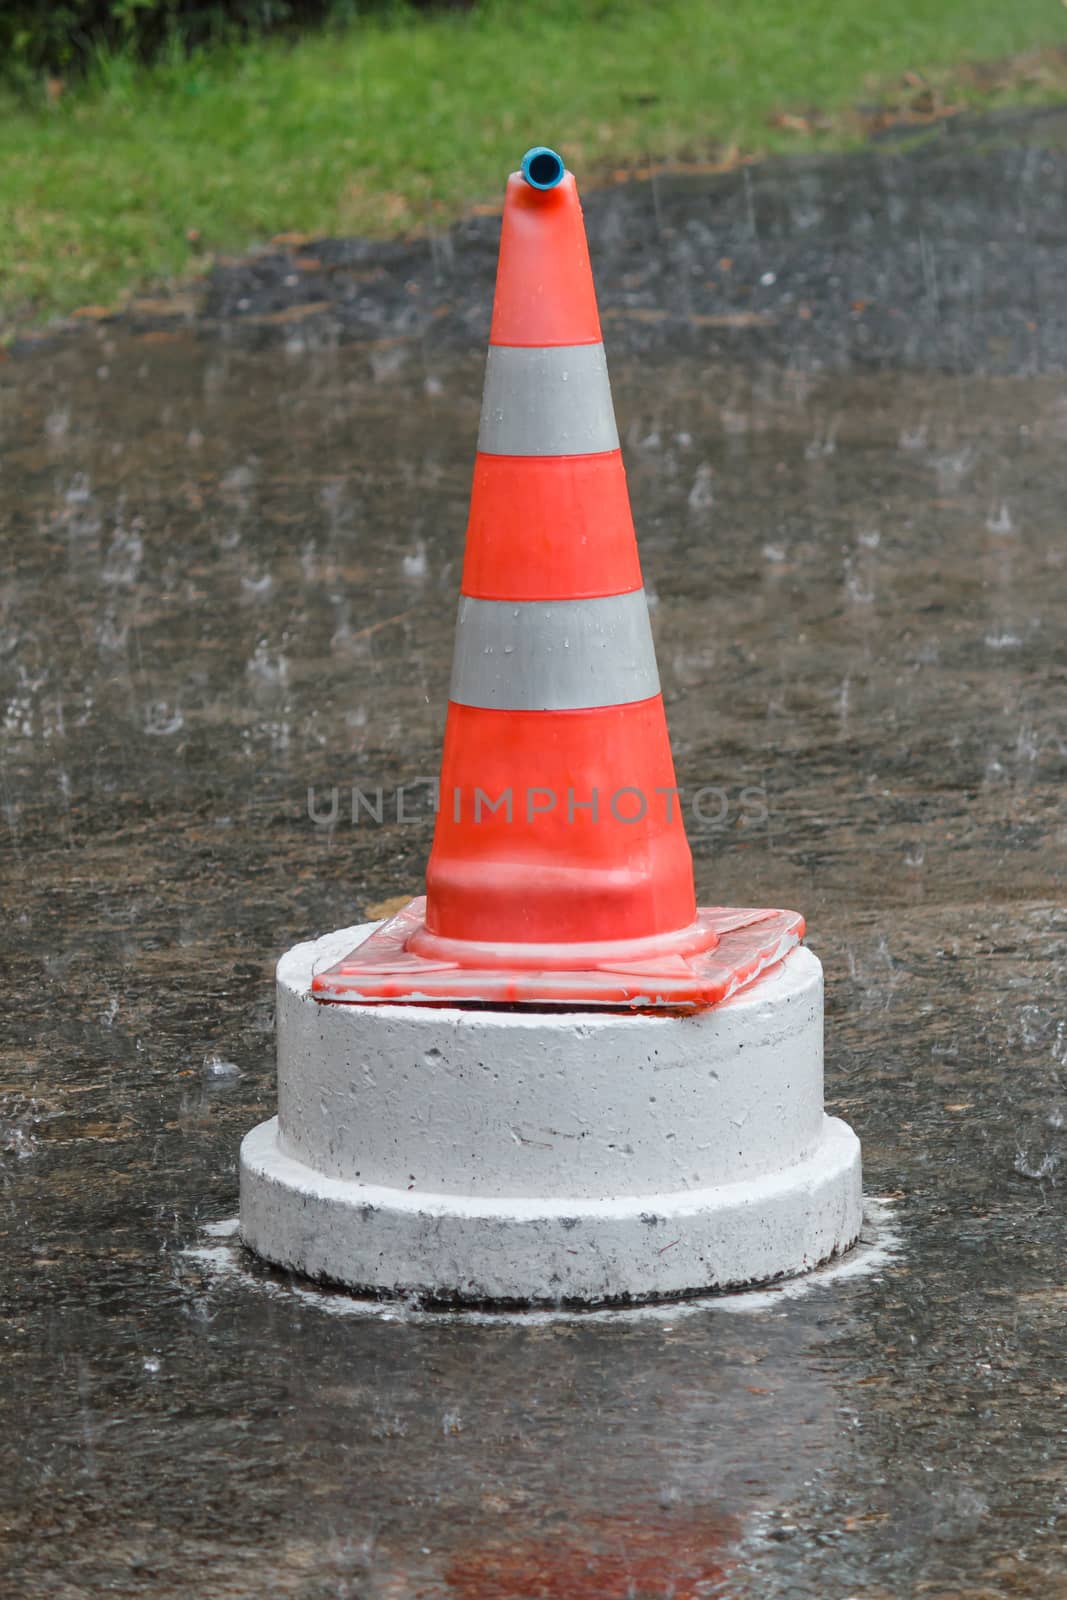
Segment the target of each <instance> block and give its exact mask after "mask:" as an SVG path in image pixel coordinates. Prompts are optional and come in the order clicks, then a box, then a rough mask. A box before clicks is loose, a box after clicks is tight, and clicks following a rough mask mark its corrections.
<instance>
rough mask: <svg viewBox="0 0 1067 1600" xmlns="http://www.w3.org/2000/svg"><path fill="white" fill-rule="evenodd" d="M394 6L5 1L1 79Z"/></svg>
mask: <svg viewBox="0 0 1067 1600" xmlns="http://www.w3.org/2000/svg"><path fill="white" fill-rule="evenodd" d="M472 3H473V0H410V9H414V10H465V9H469V7H470V5H471V4H472ZM395 9H397V7H396V4H395V0H59V3H58V4H53V3H52V0H7V3H6V4H0V74H3V75H4V77H5V78H6V79H7V81H8V82H9V83H14V84H22V85H23V86H26V85H28V84H32V83H33V82H34V81H35V80H36V79H38V78H39V77H40V75H41V74H49V75H53V76H56V75H64V74H73V75H77V74H79V73H84V72H85V71H86V69H87V68H88V67H89V66H90V65H91V63H92V62H93V60H94V59H95V58H96V57H97V56H98V55H100V54H101V53H102V52H111V51H128V52H130V53H131V54H133V55H134V56H135V57H136V58H137V59H138V60H140V61H142V62H148V61H151V60H152V59H153V58H155V57H158V56H159V55H160V54H161V53H163V52H164V51H168V50H173V48H174V47H175V46H177V47H178V48H180V49H186V50H195V49H197V48H199V47H201V46H204V45H220V44H231V43H234V42H236V41H240V40H242V39H247V38H249V37H250V36H251V35H252V34H257V33H264V34H270V33H284V32H287V31H288V32H296V31H297V30H298V29H299V28H301V27H306V26H309V25H310V26H313V25H315V24H320V23H323V22H326V21H331V22H335V23H339V24H346V23H351V22H355V21H357V20H358V19H359V17H360V16H365V15H369V14H370V13H372V12H376V13H378V14H379V15H380V14H382V13H383V12H388V11H390V10H395Z"/></svg>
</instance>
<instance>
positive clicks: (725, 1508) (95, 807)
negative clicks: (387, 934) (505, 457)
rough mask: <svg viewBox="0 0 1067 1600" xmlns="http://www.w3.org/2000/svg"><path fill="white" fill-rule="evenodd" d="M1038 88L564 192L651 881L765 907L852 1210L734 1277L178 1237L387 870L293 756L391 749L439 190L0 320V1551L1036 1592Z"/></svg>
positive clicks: (456, 320) (433, 449)
mask: <svg viewBox="0 0 1067 1600" xmlns="http://www.w3.org/2000/svg"><path fill="white" fill-rule="evenodd" d="M1065 138H1067V114H1064V113H1060V114H1056V115H1044V116H1041V117H1034V118H1029V119H1025V118H1013V119H1006V120H1005V121H1003V122H1002V123H999V124H986V125H976V126H972V127H971V128H970V129H968V128H966V127H958V128H951V129H949V130H948V131H946V132H944V133H943V134H939V135H935V137H934V138H933V139H932V140H931V141H930V142H928V143H927V144H925V145H924V146H922V147H921V148H919V149H910V148H903V147H901V146H898V145H895V144H883V145H880V146H878V147H875V148H873V149H872V150H870V151H868V152H864V153H862V154H860V155H856V156H849V157H847V158H835V159H828V160H825V161H813V162H810V163H803V164H799V165H796V166H788V165H776V166H767V167H762V168H753V169H747V170H745V171H742V172H741V173H734V174H727V175H718V176H717V175H687V176H682V177H679V178H668V177H660V178H657V179H656V180H654V181H653V182H646V183H635V184H631V185H626V186H620V187H618V188H615V189H612V190H608V191H605V192H603V193H600V194H595V195H591V196H589V197H588V198H587V213H588V216H589V221H590V235H591V244H592V250H593V256H594V266H595V268H596V271H597V275H598V283H599V287H600V292H601V299H602V306H603V309H604V313H605V319H604V320H605V334H606V338H607V341H608V353H609V360H610V361H611V366H612V372H613V378H614V384H615V396H616V405H617V410H618V412H619V419H620V428H621V432H622V436H623V444H624V451H625V454H626V458H627V465H628V470H629V474H630V482H631V491H632V495H633V500H634V509H635V514H636V519H637V525H638V530H639V535H640V539H641V549H642V558H643V562H644V569H645V576H646V581H647V584H648V588H649V591H650V593H651V594H652V595H653V596H654V598H655V604H654V610H653V624H654V628H655V633H656V641H657V649H658V652H659V659H660V668H661V674H662V677H663V681H664V687H665V692H666V697H667V708H668V716H669V720H670V725H671V731H672V736H673V740H674V748H675V757H676V764H677V767H678V773H679V782H680V783H681V785H682V787H683V789H684V790H685V791H686V792H687V793H689V794H691V793H692V792H693V791H695V790H696V789H698V788H700V787H705V786H715V787H718V788H719V789H721V790H722V792H723V795H724V797H725V805H724V807H722V806H717V807H716V808H715V809H716V811H720V810H721V812H722V820H721V822H720V823H718V824H715V823H714V821H713V822H712V823H710V824H707V823H705V824H699V825H694V826H693V827H692V828H691V840H692V844H693V848H694V855H695V859H696V871H697V886H698V891H699V898H700V899H701V901H702V902H704V903H708V902H711V903H714V902H716V901H719V902H726V903H729V902H731V901H733V902H737V903H750V904H752V903H755V904H768V905H771V904H786V905H795V906H797V907H798V908H799V909H801V910H803V911H804V912H805V913H806V915H807V917H808V922H809V940H810V943H811V944H812V946H813V948H814V949H815V950H816V952H817V953H818V954H819V955H820V956H821V957H822V959H823V961H824V963H825V966H826V973H827V982H828V1015H827V1075H828V1093H829V1109H830V1110H832V1111H834V1112H836V1113H838V1114H840V1115H843V1116H845V1117H847V1118H848V1120H849V1121H851V1122H852V1123H853V1125H854V1126H855V1127H856V1129H857V1131H858V1132H859V1133H860V1135H861V1137H862V1139H863V1144H864V1157H865V1172H866V1184H867V1188H868V1191H869V1192H870V1193H871V1194H872V1195H876V1196H883V1197H886V1206H885V1209H886V1211H887V1213H888V1215H889V1216H890V1217H891V1218H892V1226H893V1228H894V1230H895V1231H896V1233H897V1235H898V1236H899V1241H900V1247H899V1253H898V1254H897V1255H896V1256H895V1257H894V1258H893V1259H892V1260H890V1261H889V1262H887V1263H885V1264H883V1265H882V1266H881V1267H879V1268H877V1270H875V1271H873V1272H868V1273H867V1274H866V1275H860V1276H856V1277H853V1278H850V1279H846V1280H843V1281H841V1282H838V1283H836V1284H834V1285H832V1286H829V1285H828V1286H824V1287H820V1288H817V1289H815V1290H814V1291H813V1292H811V1293H810V1294H808V1295H806V1296H803V1297H800V1298H795V1299H793V1298H789V1297H786V1296H779V1297H777V1298H776V1297H774V1296H772V1297H771V1298H770V1300H769V1301H767V1300H762V1301H759V1302H756V1304H755V1306H754V1308H753V1309H751V1310H747V1311H741V1312H733V1313H727V1312H726V1311H723V1310H716V1309H707V1310H697V1311H689V1312H687V1313H685V1314H683V1313H682V1312H678V1314H677V1315H667V1316H659V1317H654V1316H650V1317H636V1316H626V1317H622V1318H614V1319H611V1318H608V1319H603V1318H601V1319H597V1318H581V1317H577V1318H571V1319H561V1320H558V1321H551V1320H549V1321H545V1320H540V1321H527V1322H523V1321H522V1320H519V1321H515V1322H512V1323H505V1322H492V1321H489V1322H482V1323H479V1322H477V1321H470V1320H466V1321H464V1320H457V1319H450V1318H447V1317H437V1318H434V1317H424V1316H420V1315H419V1313H418V1310H417V1308H415V1307H405V1306H400V1307H395V1308H393V1309H392V1311H391V1312H390V1315H389V1316H388V1317H387V1318H383V1317H381V1316H370V1315H366V1316H364V1315H342V1314H340V1311H342V1310H344V1309H346V1307H344V1306H342V1307H340V1310H339V1307H338V1303H337V1301H336V1300H333V1301H325V1302H324V1301H322V1300H321V1299H315V1298H307V1297H301V1296H300V1295H299V1294H298V1293H297V1291H296V1289H295V1287H293V1286H291V1285H289V1284H287V1283H286V1282H285V1281H284V1280H281V1279H277V1278H272V1277H271V1276H270V1275H268V1274H265V1273H263V1272H258V1271H256V1270H255V1269H254V1268H251V1267H249V1268H242V1270H241V1271H234V1270H230V1271H226V1272H220V1271H219V1270H217V1268H218V1264H219V1261H220V1260H221V1259H222V1256H220V1255H216V1256H211V1255H208V1256H205V1255H203V1254H201V1255H197V1254H195V1253H193V1254H191V1253H190V1250H193V1251H195V1250H197V1249H198V1248H201V1247H204V1246H207V1248H208V1249H209V1250H210V1249H217V1248H221V1247H219V1241H218V1240H215V1241H214V1243H213V1242H212V1241H211V1240H206V1239H205V1237H204V1233H203V1229H204V1227H205V1225H207V1224H209V1223H213V1222H218V1221H219V1220H222V1219H226V1218H229V1217H232V1216H233V1214H234V1212H235V1210H236V1194H237V1169H236V1155H237V1146H238V1143H239V1140H240V1137H241V1135H242V1134H243V1133H244V1131H246V1129H247V1128H248V1127H250V1126H251V1125H252V1124H253V1123H255V1122H257V1121H259V1120H261V1119H262V1118H263V1117H264V1116H266V1115H268V1114H270V1112H271V1111H272V1110H273V1103H274V1082H273V1060H272V1045H271V1028H272V994H271V982H270V979H271V970H272V966H273V962H274V960H275V958H276V956H277V954H278V953H279V952H280V951H281V950H282V949H284V948H285V947H286V946H287V945H289V944H291V943H293V942H294V941H295V940H297V939H299V938H303V937H307V936H309V935H311V934H313V933H316V932H320V931H323V930H325V929H327V928H330V927H334V926H338V925H341V924H342V923H345V922H354V921H356V920H358V919H359V918H361V917H363V916H364V915H367V914H370V913H372V912H373V910H374V908H375V907H376V906H377V905H379V904H380V903H381V902H382V901H383V900H385V899H387V898H388V897H390V896H393V895H396V894H399V893H403V892H405V891H408V890H412V889H415V888H416V887H417V886H418V884H419V881H420V875H421V872H422V868H423V865H424V861H425V855H426V852H427V849H428V845H429V838H430V815H429V806H428V800H427V798H426V791H425V789H422V790H420V789H419V788H418V787H417V786H416V787H413V788H411V789H410V790H409V792H408V797H407V807H408V810H409V811H410V813H411V815H412V820H411V821H405V822H402V823H396V822H395V821H393V822H391V823H389V824H388V825H386V826H382V827H376V826H369V825H368V824H367V823H366V820H365V819H364V821H363V822H361V823H360V825H359V826H353V825H352V823H351V821H350V819H349V818H347V817H346V815H345V814H344V811H343V809H342V814H341V816H340V818H339V820H338V822H337V823H336V825H335V826H333V827H325V826H320V825H317V824H316V823H315V822H314V821H312V820H311V819H310V818H309V816H308V804H307V799H308V788H309V785H310V786H315V789H316V794H317V796H318V797H319V801H320V802H321V800H322V798H323V797H324V796H327V795H328V793H329V791H330V789H331V787H332V786H334V785H336V786H338V788H339V789H340V791H341V793H342V795H344V794H345V792H346V791H347V790H348V789H350V786H351V785H352V784H353V783H356V784H358V785H360V786H361V787H362V788H364V789H365V790H371V789H374V788H377V787H378V786H381V787H382V788H383V790H384V793H385V797H386V807H387V813H388V812H389V811H391V809H392V808H393V807H394V806H395V797H396V789H397V786H398V785H400V784H404V783H408V784H415V782H416V780H418V779H420V778H425V777H427V776H429V775H430V774H432V773H433V772H434V770H435V768H436V762H437V754H438V746H439V740H440V736H441V731H442V726H443V713H444V697H445V693H446V686H447V677H448V663H449V654H450V648H451V629H452V618H453V612H454V606H455V597H456V592H457V588H458V579H459V564H460V557H461V545H462V534H463V523H464V513H465V502H466V495H467V490H468V485H469V473H470V466H471V460H472V456H473V449H474V439H475V434H476V428H477V414H478V405H479V393H480V381H481V367H482V362H483V358H484V350H483V341H484V337H485V333H486V329H487V324H488V309H489V296H490V293H491V285H492V271H493V253H494V249H495V239H494V226H495V225H494V222H493V219H490V218H476V219H473V220H472V221H471V222H470V223H468V224H466V225H464V226H462V227H460V228H459V229H457V230H456V232H455V233H454V234H452V235H449V236H447V237H439V238H435V239H432V240H429V241H423V242H421V243H417V244H409V245H393V246H385V245H356V244H352V243H346V242H318V243H315V242H309V243H303V244H294V245H291V246H289V247H287V248H286V249H285V250H284V251H279V252H278V253H276V254H274V255H268V256H266V257H264V258H262V259H260V260H258V261H257V262H256V263H254V264H253V265H251V266H247V265H245V266H236V265H235V266H232V267H226V268H220V269H219V270H218V271H217V272H216V274H215V276H214V278H213V279H212V281H211V282H210V283H209V284H208V285H207V286H206V287H205V289H204V290H203V291H202V292H201V293H199V294H198V295H197V296H195V297H194V298H193V299H192V300H190V301H189V302H188V303H186V304H183V303H182V302H180V301H179V302H178V303H176V304H175V303H171V304H169V305H153V304H152V303H147V304H145V303H142V304H141V305H140V306H139V307H138V308H135V310H134V311H133V312H132V313H131V314H130V315H129V316H128V317H126V318H124V319H121V320H119V321H116V322H113V323H105V324H102V325H99V326H93V327H84V328H81V329H79V330H77V331H74V332H69V331H68V332H60V333H56V334H53V335H50V336H48V337H47V338H45V339H42V340H26V341H24V342H23V343H22V344H21V345H20V346H18V347H17V348H16V349H15V351H14V352H13V354H12V356H11V358H10V359H9V360H8V361H7V362H6V363H5V364H4V366H3V368H0V448H2V454H3V483H2V489H0V515H2V517H3V542H2V547H0V549H2V565H0V763H2V766H0V806H2V831H0V841H2V844H0V851H2V854H0V870H2V875H3V876H2V888H3V909H4V923H3V928H2V930H0V950H2V952H3V954H2V961H3V970H4V973H5V978H6V982H5V996H6V1001H5V1006H4V1012H3V1017H2V1021H0V1241H2V1251H0V1282H2V1292H0V1340H2V1351H3V1357H2V1365H0V1399H2V1405H3V1413H4V1426H3V1429H2V1432H0V1548H2V1550H3V1561H2V1565H0V1594H2V1595H3V1596H4V1597H5V1600H6V1596H8V1595H10V1596H12V1597H13V1600H14V1597H20V1600H21V1597H24V1596H25V1597H34V1600H36V1597H37V1596H48V1597H49V1600H80V1597H82V1596H87V1595H92V1596H95V1595H99V1594H109V1595H120V1596H148V1595H151V1596H157V1595H158V1596H161V1597H162V1596H166V1597H170V1596H188V1595H193V1594H196V1595H203V1596H206V1597H207V1596H209V1597H211V1600H215V1597H223V1596H225V1597H230V1596H233V1597H240V1600H244V1597H246V1596H248V1597H253V1596H255V1597H257V1600H258V1597H261V1596H263V1595H280V1596H294V1597H298V1600H394V1597H395V1600H409V1597H411V1600H415V1597H419V1596H421V1597H423V1600H585V1597H586V1596H588V1597H589V1600H594V1597H595V1600H616V1597H618V1600H623V1597H626V1596H633V1597H634V1600H653V1597H655V1600H659V1597H661V1596H662V1597H667V1596H672V1597H674V1600H683V1597H693V1600H696V1597H698V1596H715V1595H721V1596H728V1597H729V1600H793V1597H797V1600H848V1597H850V1596H855V1597H862V1600H897V1597H900V1600H905V1597H911V1596H922V1597H924V1600H949V1597H953V1600H987V1597H991V1596H992V1597H1001V1596H1003V1597H1005V1600H1007V1597H1027V1600H1030V1597H1033V1600H1038V1597H1040V1600H1056V1597H1058V1596H1065V1595H1067V1536H1065V1535H1067V1523H1065V1515H1067V1476H1065V1465H1067V1408H1065V1404H1064V1389H1065V1385H1067V1379H1065V1369H1064V1363H1063V1354H1064V1335H1063V1323H1064V1310H1065V1307H1067V1275H1065V1269H1064V1248H1063V1246H1064V1228H1063V1186H1062V1180H1063V1178H1064V1175H1065V1173H1067V1167H1065V1166H1064V1164H1063V1157H1064V1152H1065V1150H1067V1135H1065V1132H1064V1129H1065V1126H1067V1085H1065V1083H1064V1074H1065V1071H1067V1013H1065V1011H1064V1003H1063V976H1064V970H1065V966H1067V916H1065V914H1064V911H1063V909H1062V907H1063V884H1064V823H1063V813H1062V792H1063V791H1062V786H1063V778H1064V773H1065V769H1067V725H1065V721H1064V684H1065V678H1067V672H1065V664H1064V657H1063V648H1062V647H1063V615H1064V612H1063V601H1064V596H1065V589H1067V541H1065V538H1064V514H1063V466H1062V463H1063V457H1064V447H1065V441H1067V394H1065V391H1064V381H1063V372H1064V370H1065V366H1067V312H1065V302H1064V297H1063V292H1062V285H1063V282H1064V267H1065V265H1067V260H1065V258H1067V223H1065V222H1064V216H1065V211H1064V199H1065V195H1064V189H1065V166H1064V161H1063V147H1064V143H1065ZM724 263H728V265H725V264H724ZM764 279H767V280H768V281H766V282H764V281H763V280H764ZM746 789H748V790H752V789H758V790H759V791H761V793H762V796H763V799H764V802H765V803H764V804H763V805H761V806H759V807H752V806H751V805H748V806H746V805H745V804H744V803H743V802H742V799H741V795H742V791H744V790H746ZM764 813H765V815H764ZM754 818H756V819H757V820H753V819H754ZM222 1254H223V1255H225V1250H223V1251H222ZM347 1309H349V1310H350V1309H351V1307H350V1306H348V1307H347Z"/></svg>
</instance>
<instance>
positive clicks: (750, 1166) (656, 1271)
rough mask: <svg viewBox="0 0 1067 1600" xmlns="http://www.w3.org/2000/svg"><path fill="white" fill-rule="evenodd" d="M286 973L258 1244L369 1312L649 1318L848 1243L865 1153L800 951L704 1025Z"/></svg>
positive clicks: (340, 946)
mask: <svg viewBox="0 0 1067 1600" xmlns="http://www.w3.org/2000/svg"><path fill="white" fill-rule="evenodd" d="M370 926H371V925H366V926H364V927H361V928H349V929H343V930H340V931H339V932H337V933H333V934H329V935H327V936H326V937H325V938H322V939H319V940H316V941H313V942H311V943H308V944H302V945H297V946H296V947H295V948H294V949H293V950H290V951H289V952H288V953H287V954H286V955H285V956H284V957H283V958H282V960H281V962H280V963H279V966H278V1077H279V1115H278V1118H277V1119H274V1120H272V1121H271V1122H269V1123H264V1124H262V1125H261V1127H259V1128H257V1129H255V1130H254V1131H253V1132H252V1133H251V1134H249V1135H248V1137H247V1138H246V1140H245V1141H244V1145H243V1146H242V1153H241V1223H242V1232H243V1234H244V1237H245V1240H246V1242H247V1243H248V1244H250V1245H251V1246H252V1248H253V1249H255V1250H257V1251H258V1252H259V1253H260V1254H261V1255H263V1256H265V1257H267V1259H269V1260H272V1261H275V1262H278V1263H279V1264H282V1265H286V1266H291V1267H294V1268H296V1269H297V1270H299V1271H302V1272H306V1273H309V1274H310V1275H312V1276H317V1277H325V1278H330V1279H333V1280H335V1281H337V1282H340V1283H345V1284H349V1285H351V1286H353V1287H357V1288H366V1289H372V1290H386V1291H405V1290H413V1291H416V1292H419V1293H421V1294H425V1295H430V1296H433V1297H435V1298H441V1299H462V1300H494V1299H505V1300H521V1301H556V1300H559V1299H561V1298H563V1299H574V1300H590V1301H591V1300H612V1299H639V1298H649V1297H654V1296H660V1295H670V1294H678V1293H683V1292H685V1291H687V1290H698V1289H707V1288H711V1287H716V1286H719V1287H726V1286H728V1285H737V1284H741V1283H755V1282H764V1281H766V1280H768V1279H770V1278H774V1277H778V1276H781V1275H783V1274H791V1273H796V1272H801V1271H804V1270H806V1269H807V1268H810V1267H812V1266H815V1265H816V1264H817V1263H818V1262H819V1261H822V1260H825V1259H826V1258H827V1257H828V1256H830V1255H833V1254H835V1253H837V1252H839V1251H841V1250H843V1249H845V1248H847V1247H848V1246H849V1245H850V1244H851V1243H853V1242H854V1240H855V1238H856V1237H857V1235H858V1233H859V1227H860V1215H861V1195H860V1161H859V1144H858V1141H857V1140H856V1138H855V1135H854V1134H852V1132H851V1130H850V1129H848V1128H847V1127H846V1126H845V1124H844V1123H841V1122H837V1121H835V1120H833V1119H830V1118H826V1117H824V1115H823V1110H822V969H821V967H820V965H819V962H818V960H817V959H816V958H815V956H813V955H812V953H811V952H810V951H809V950H807V949H805V948H803V947H801V948H799V949H797V950H795V951H794V952H792V953H791V954H790V955H789V956H788V957H787V958H786V960H785V961H784V962H782V963H781V964H780V965H779V966H778V967H776V968H775V969H773V970H772V971H771V972H769V973H767V974H766V975H765V976H764V977H763V978H762V979H760V980H759V981H758V982H757V983H756V984H755V985H753V986H752V987H751V988H750V989H748V990H744V991H742V993H741V994H739V995H736V996H734V997H733V998H732V999H731V1000H729V1001H727V1002H725V1003H724V1004H723V1005H721V1006H718V1007H714V1008H712V1009H710V1010H706V1011H702V1012H698V1013H696V1014H695V1015H692V1016H684V1017H678V1016H673V1017H672V1016H659V1015H624V1014H618V1013H609V1012H596V1011H590V1012H587V1013H573V1012H570V1013H568V1012H544V1013H535V1012H529V1011H521V1012H501V1011H476V1010H467V1011H464V1010H460V1009H457V1008H451V1007H449V1008H445V1007H441V1008H438V1007H423V1006H410V1005H408V1006H404V1005H373V1006H358V1005H351V1006H350V1005H323V1004H321V1003H319V1002H317V1001H315V1000H313V999H312V998H311V995H310V984H311V979H312V976H313V975H314V973H315V972H316V971H318V970H321V969H322V968H323V967H326V966H329V965H332V964H333V963H334V962H335V961H336V960H338V959H339V958H340V957H341V956H343V955H345V954H347V952H348V951H349V950H351V949H352V948H353V947H354V946H355V945H356V944H357V943H358V942H359V940H360V939H361V938H362V937H364V936H365V935H366V934H367V933H369V932H370Z"/></svg>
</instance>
